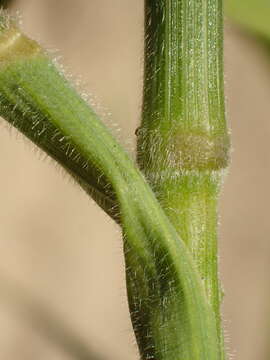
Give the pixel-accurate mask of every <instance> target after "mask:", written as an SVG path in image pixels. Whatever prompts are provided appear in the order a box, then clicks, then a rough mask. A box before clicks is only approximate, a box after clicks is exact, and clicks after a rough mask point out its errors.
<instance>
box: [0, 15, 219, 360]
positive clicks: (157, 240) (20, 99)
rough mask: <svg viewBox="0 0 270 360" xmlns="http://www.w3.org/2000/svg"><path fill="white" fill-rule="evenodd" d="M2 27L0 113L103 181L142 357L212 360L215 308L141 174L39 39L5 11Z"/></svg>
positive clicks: (89, 177) (53, 152) (215, 356)
mask: <svg viewBox="0 0 270 360" xmlns="http://www.w3.org/2000/svg"><path fill="white" fill-rule="evenodd" d="M0 20H1V17H0ZM0 29H1V31H0V115H2V116H3V117H4V118H5V119H6V120H8V121H9V122H10V123H11V124H13V125H14V126H16V127H17V128H18V129H19V130H21V131H23V133H24V134H25V135H26V136H28V137H29V138H30V139H31V140H32V141H34V142H35V143H36V144H37V145H38V146H40V147H41V148H43V149H45V150H46V151H48V152H49V153H50V155H52V156H54V157H55V158H56V159H57V160H58V161H59V162H60V163H62V162H63V165H64V167H65V168H68V169H72V171H73V172H74V173H75V176H79V177H81V172H80V168H85V169H87V176H85V177H84V179H83V181H84V182H85V183H86V184H90V185H91V184H92V182H94V183H95V184H97V185H98V184H100V183H101V184H102V186H101V187H102V189H103V191H104V193H105V194H108V196H109V195H110V194H111V193H112V194H113V196H114V198H115V200H116V203H117V206H118V209H119V214H120V215H119V219H120V223H121V226H122V230H123V235H124V250H125V262H126V274H127V291H128V299H129V306H130V311H131V318H132V322H133V326H134V330H135V333H136V336H137V340H138V344H139V348H140V353H141V357H142V359H144V360H147V359H156V360H217V359H218V337H217V332H216V326H215V318H214V313H213V311H212V308H211V307H210V305H209V303H208V301H207V299H206V296H205V292H204V289H203V286H202V283H201V279H200V277H199V273H198V271H197V269H196V268H195V266H194V263H193V260H192V258H191V256H190V254H189V251H188V250H187V247H186V245H185V244H184V242H183V241H182V240H181V239H180V237H179V235H178V234H177V232H176V231H175V229H174V228H173V226H172V225H171V223H170V222H169V220H168V218H167V217H166V215H165V214H164V212H163V210H162V209H161V207H160V205H159V203H158V201H157V199H156V198H155V196H154V194H153V192H152V191H151V189H150V187H149V186H148V184H147V183H146V182H145V180H144V178H143V176H142V174H141V173H140V171H139V170H138V169H137V168H136V167H135V166H134V164H133V163H132V162H131V160H130V158H129V157H128V155H127V154H126V152H125V151H124V150H123V149H122V148H121V146H120V145H119V144H118V143H117V142H116V140H115V139H114V138H113V137H112V135H111V134H110V133H109V131H108V130H107V129H106V128H105V126H104V125H103V124H102V123H101V122H100V121H99V119H98V117H97V116H96V114H95V113H94V112H93V110H92V109H91V108H90V107H89V105H88V104H87V103H86V102H85V101H84V100H82V99H81V98H80V96H79V95H78V94H77V93H76V92H75V90H74V89H73V88H72V86H71V85H70V84H69V83H68V82H67V81H66V80H65V79H64V77H63V75H61V74H59V72H58V71H57V69H56V68H55V67H54V65H53V64H52V62H51V61H50V59H49V58H48V57H47V56H46V54H44V52H43V51H42V50H41V49H40V47H39V46H38V44H37V43H35V42H33V41H31V40H30V39H28V38H27V37H25V36H24V35H23V34H22V33H21V32H20V31H19V30H17V29H15V28H14V27H13V25H12V24H9V23H8V22H6V21H5V19H4V20H3V19H2V25H1V23H0ZM55 139H56V140H55ZM62 144H65V146H64V150H63V148H62ZM67 144H69V146H68V148H66V145H67ZM54 147H55V149H54ZM63 152H64V153H65V154H66V157H64V160H63V159H62V158H61V156H58V155H59V153H60V154H63ZM74 152H75V154H78V155H76V157H75V158H74ZM81 159H83V160H84V159H85V160H86V163H84V161H83V162H82V161H81ZM69 162H70V163H71V164H73V163H76V164H77V166H78V168H79V169H77V168H76V169H75V168H74V167H72V166H73V165H70V164H69ZM100 176H102V177H101V179H100V181H99V177H100ZM106 189H109V191H107V192H106ZM95 200H96V199H95Z"/></svg>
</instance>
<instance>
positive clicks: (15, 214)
mask: <svg viewBox="0 0 270 360" xmlns="http://www.w3.org/2000/svg"><path fill="white" fill-rule="evenodd" d="M12 9H13V10H14V11H16V10H19V11H20V13H21V14H22V16H23V23H24V29H25V31H26V32H27V33H28V34H29V35H31V36H33V37H35V38H36V39H38V40H40V41H41V42H42V43H43V44H44V45H45V46H46V47H49V48H50V49H52V51H55V49H59V52H58V53H57V54H56V56H58V55H59V54H61V55H62V59H61V63H62V64H64V66H65V68H66V69H67V72H68V73H73V74H74V79H75V80H79V79H80V78H81V79H83V81H82V85H81V88H82V89H84V91H85V92H86V93H87V94H90V100H91V102H92V103H94V104H95V106H96V108H97V109H98V111H99V113H101V114H102V116H103V118H104V121H105V122H106V123H108V124H109V126H111V127H113V128H114V130H113V132H114V133H115V134H118V135H117V136H118V138H119V139H120V141H121V142H122V143H123V144H124V145H125V146H127V147H128V148H129V149H131V150H132V148H133V146H134V130H135V128H136V126H137V124H138V122H139V116H140V93H141V85H142V81H141V80H142V48H143V29H142V25H143V0H136V1H134V0H76V1H74V0H57V1H55V0H17V1H16V0H15V1H14V5H13V7H12ZM226 78H227V80H226V87H227V98H228V101H227V102H228V113H229V119H230V123H231V127H232V131H233V144H234V153H233V163H232V166H231V170H230V174H229V176H228V178H227V181H226V186H225V188H224V193H223V196H222V201H221V228H220V248H221V251H220V254H221V256H220V258H221V259H220V260H221V275H222V279H223V283H224V287H225V293H226V296H225V305H224V317H225V322H226V333H228V334H229V335H227V338H228V339H229V340H228V348H229V353H230V354H231V355H232V358H233V359H238V360H254V359H256V360H267V359H269V356H270V352H269V353H268V355H267V353H266V349H267V344H268V342H269V338H270V281H269V276H268V274H269V273H270V261H269V260H270V243H269V241H268V239H269V233H270V221H269V209H268V203H269V200H270V199H269V183H270V181H269V180H270V166H269V164H270V162H269V160H270V159H269V153H270V151H269V141H268V140H269V135H270V122H269V113H270V101H269V99H270V61H269V62H268V60H267V57H266V56H265V52H264V50H263V49H262V48H261V47H260V46H259V45H258V44H256V42H255V41H254V40H252V39H250V38H248V37H245V36H244V35H243V34H241V33H240V32H239V31H238V30H237V29H236V28H235V27H234V26H232V25H231V24H228V25H227V30H226ZM91 94H94V95H91ZM0 130H1V131H0V169H1V177H0V199H1V206H0V359H1V360H2V359H3V360H68V359H75V358H76V357H75V356H74V354H73V355H68V354H67V352H66V350H65V349H66V348H67V347H68V348H69V349H70V350H71V349H74V344H72V343H71V342H69V344H68V345H64V344H63V342H62V341H61V337H60V336H58V335H59V334H58V335H57V334H53V333H52V330H51V329H50V328H49V326H50V317H49V315H48V314H44V312H45V311H49V312H53V314H55V315H52V317H54V316H56V315H57V317H56V318H57V320H56V321H57V322H58V325H57V326H60V324H64V325H63V326H64V329H65V331H67V332H71V336H72V337H73V338H74V339H75V338H76V337H77V339H78V341H82V342H85V343H86V344H87V345H88V346H89V348H91V349H92V350H93V351H95V352H98V353H100V355H101V357H100V359H101V360H103V359H104V360H107V359H108V360H109V359H111V360H128V359H129V360H132V359H136V358H138V357H137V354H136V347H135V345H134V338H133V334H132V330H131V324H130V321H129V317H128V310H127V303H126V296H125V283H124V272H123V257H122V245H121V236H120V232H119V229H118V228H117V226H116V225H114V224H113V222H112V221H111V220H110V219H108V217H107V216H106V215H104V214H103V213H102V211H101V210H100V209H99V208H97V206H96V205H95V204H94V203H93V202H92V201H90V200H89V199H87V197H86V196H85V195H84V193H83V192H82V191H81V190H80V189H79V188H78V187H77V186H75V185H74V184H73V183H72V181H71V180H70V179H69V178H68V177H67V176H63V172H62V171H61V170H59V169H57V171H56V169H55V168H56V166H55V165H54V164H53V163H52V161H51V160H49V159H46V160H45V161H44V160H43V159H44V157H43V156H42V155H41V154H40V152H37V151H36V150H35V149H34V146H33V145H31V144H29V143H28V142H27V141H26V140H25V139H23V138H22V137H21V136H17V134H16V133H15V132H14V131H10V129H9V127H8V126H6V125H5V123H3V122H1V126H0ZM118 130H120V131H118ZM10 133H11V134H10ZM41 160H42V161H41ZM33 301H35V304H36V305H37V306H36V307H35V308H33V306H34V304H33ZM41 316H43V318H41ZM46 322H49V324H47V326H48V327H47V328H46V327H44V323H46ZM42 324H43V327H42V326H41V325H42ZM55 326H56V325H55ZM60 333H61V331H60ZM86 358H87V357H83V355H81V357H80V359H84V360H86ZM94 359H95V357H93V360H94Z"/></svg>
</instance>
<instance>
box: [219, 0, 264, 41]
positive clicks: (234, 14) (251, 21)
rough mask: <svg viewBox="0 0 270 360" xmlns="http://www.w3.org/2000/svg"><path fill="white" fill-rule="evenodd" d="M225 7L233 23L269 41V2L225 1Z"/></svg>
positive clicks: (252, 0)
mask: <svg viewBox="0 0 270 360" xmlns="http://www.w3.org/2000/svg"><path fill="white" fill-rule="evenodd" d="M225 7H226V13H227V15H228V16H229V17H230V18H231V19H232V20H233V21H235V22H237V23H238V24H240V25H242V26H244V27H246V28H247V29H248V30H250V31H252V32H253V33H255V34H257V35H259V36H260V37H264V38H266V39H268V40H270V1H269V0H227V1H225Z"/></svg>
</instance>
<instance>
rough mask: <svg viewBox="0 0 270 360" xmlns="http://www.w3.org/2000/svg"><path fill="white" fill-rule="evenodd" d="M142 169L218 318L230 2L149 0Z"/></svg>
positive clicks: (140, 151) (140, 131)
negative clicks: (227, 12)
mask: <svg viewBox="0 0 270 360" xmlns="http://www.w3.org/2000/svg"><path fill="white" fill-rule="evenodd" d="M137 135H138V148H137V149H138V163H139V166H140V168H141V169H142V170H143V172H144V173H145V175H146V178H147V180H148V182H149V183H150V184H151V186H152V188H153V190H154V192H155V193H156V196H157V197H158V199H159V201H160V203H161V205H162V207H163V208H164V210H165V212H166V214H167V215H168V217H169V219H170V220H171V222H172V224H173V225H174V226H175V228H176V230H177V231H178V233H179V235H180V236H181V238H182V239H183V240H184V241H185V243H186V244H187V246H188V248H189V249H190V251H191V253H192V255H193V258H194V260H195V263H196V265H197V268H198V270H199V273H200V276H201V279H202V282H203V284H204V288H205V292H206V295H207V297H208V300H209V302H210V304H211V306H212V308H213V310H214V312H215V314H216V327H217V332H218V333H219V338H220V340H219V341H220V355H219V358H218V359H223V358H224V356H225V355H224V345H223V335H222V328H221V319H220V299H221V295H220V286H219V280H218V266H217V262H218V260H217V202H218V195H219V191H220V186H221V183H222V178H223V173H224V169H225V168H226V167H227V164H228V158H229V143H230V141H229V135H228V129H227V125H226V119H225V106H224V89H223V4H222V0H160V1H158V2H157V1H155V0H145V69H144V98H143V113H142V124H141V127H140V128H139V129H138V131H137Z"/></svg>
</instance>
